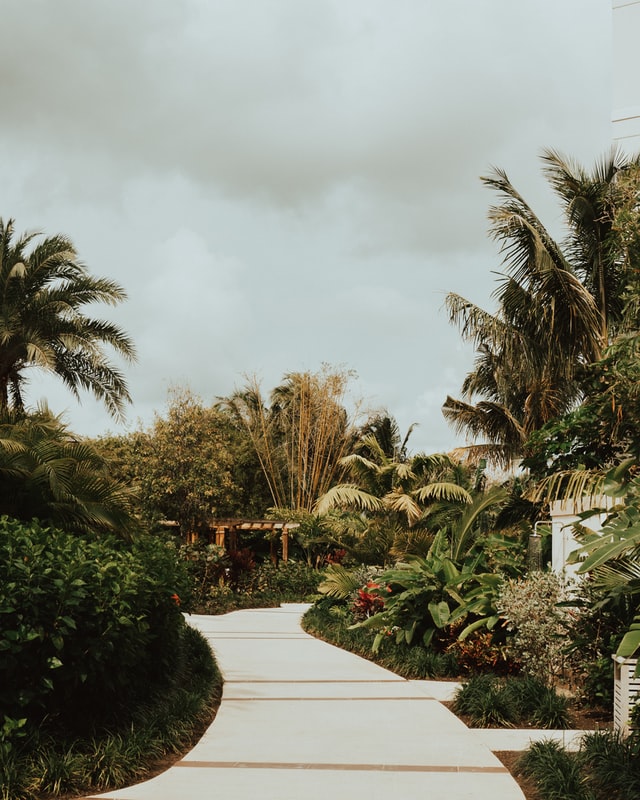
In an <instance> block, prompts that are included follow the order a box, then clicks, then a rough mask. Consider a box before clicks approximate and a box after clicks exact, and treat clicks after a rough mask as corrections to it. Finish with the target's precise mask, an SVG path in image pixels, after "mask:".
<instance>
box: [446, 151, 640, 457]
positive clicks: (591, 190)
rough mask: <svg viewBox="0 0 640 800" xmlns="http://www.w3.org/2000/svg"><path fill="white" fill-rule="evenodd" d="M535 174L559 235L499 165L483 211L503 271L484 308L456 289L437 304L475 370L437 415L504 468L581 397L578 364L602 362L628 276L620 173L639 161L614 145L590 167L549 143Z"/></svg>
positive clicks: (618, 321) (473, 449)
mask: <svg viewBox="0 0 640 800" xmlns="http://www.w3.org/2000/svg"><path fill="white" fill-rule="evenodd" d="M543 162H544V172H545V175H546V177H547V179H548V180H549V183H550V185H551V187H552V189H553V190H554V191H555V193H556V194H557V195H558V197H559V199H560V201H561V203H562V207H563V211H564V215H565V221H566V223H567V227H568V235H567V237H566V239H565V241H564V242H563V243H562V244H558V243H557V242H556V241H555V240H554V239H553V238H552V237H551V235H550V234H549V233H548V231H547V230H546V228H545V227H544V225H543V224H542V222H541V221H540V220H539V218H538V217H537V216H536V215H535V213H534V212H533V210H532V209H531V208H530V207H529V205H528V204H527V203H526V202H525V200H524V199H523V197H522V196H521V195H520V194H519V193H518V192H517V191H516V189H515V188H514V187H513V185H512V184H511V182H510V181H509V179H508V177H507V175H506V174H505V173H504V172H503V171H502V170H498V169H496V170H494V173H493V174H492V175H491V176H489V177H486V178H483V181H484V183H485V184H486V185H487V186H489V187H490V188H492V189H494V190H495V191H496V192H498V194H499V195H500V197H501V203H500V204H499V205H497V206H494V207H492V208H491V209H490V212H489V219H490V223H491V233H492V236H493V238H494V239H496V240H497V241H498V242H499V243H500V245H501V251H502V252H503V254H504V261H505V264H506V267H507V274H506V275H505V276H503V278H502V279H501V281H500V284H499V286H498V289H497V290H496V291H495V292H494V297H495V298H496V300H497V301H498V310H497V312H496V313H495V314H490V313H488V312H486V311H484V310H482V309H480V308H478V307H477V306H475V305H474V304H472V303H470V302H469V301H467V300H465V299H464V298H462V297H460V296H459V295H455V294H450V295H448V296H447V299H446V306H447V309H448V311H449V317H450V320H451V321H452V322H454V323H456V324H458V325H459V326H460V328H461V333H462V336H463V338H465V339H466V340H468V341H471V342H473V343H474V344H475V346H476V350H477V356H476V361H475V363H474V369H473V371H472V372H471V373H469V375H467V377H466V379H465V381H464V383H463V387H462V394H463V399H462V400H456V399H453V398H451V397H448V398H447V400H446V402H445V404H444V406H443V413H444V415H445V417H446V418H447V419H448V420H449V421H450V422H452V424H453V425H454V427H455V428H456V429H457V430H458V432H467V433H469V434H471V436H472V437H473V438H474V439H478V438H483V439H484V443H481V444H479V445H472V446H471V447H470V448H469V451H470V453H472V454H474V455H476V456H482V457H489V458H491V459H492V460H493V461H496V462H498V463H501V464H502V465H505V466H508V465H509V464H510V463H511V462H512V460H513V459H515V458H518V457H520V455H521V454H522V449H523V446H524V443H525V442H526V440H527V438H528V437H529V435H530V434H531V433H532V432H533V431H536V430H538V429H539V428H540V427H542V426H543V425H544V424H546V423H547V422H549V420H551V419H555V418H556V417H558V416H561V415H562V414H564V413H566V412H567V411H569V410H570V409H571V408H573V407H575V405H576V404H577V403H578V402H579V400H580V399H581V397H582V395H583V384H582V371H583V368H584V365H585V364H590V363H593V362H594V361H597V360H598V359H599V358H601V356H602V353H603V350H604V348H605V347H606V345H607V344H608V343H609V341H610V339H611V337H612V336H613V335H614V334H615V333H616V332H617V331H618V330H619V329H620V325H621V322H622V307H623V303H622V296H623V291H624V288H625V286H626V285H627V283H628V281H629V278H630V265H629V259H628V253H627V249H626V247H625V243H624V237H623V235H622V234H621V231H620V229H619V226H617V225H616V219H617V216H616V215H617V212H618V209H619V207H620V206H621V204H622V203H623V193H622V192H621V185H624V183H623V182H622V181H620V179H619V177H618V176H619V175H620V173H621V172H622V173H623V174H628V173H634V174H636V175H637V172H635V170H636V169H637V166H638V164H639V163H640V159H638V158H635V159H627V158H625V157H623V156H622V155H621V154H620V153H618V152H617V151H615V150H614V151H612V152H611V153H610V155H609V156H608V157H607V158H605V159H603V160H602V162H601V163H599V164H597V165H596V167H595V168H594V170H593V171H592V172H590V173H588V172H586V171H585V170H584V169H583V168H582V167H580V166H579V165H577V164H576V163H574V162H572V161H570V160H568V159H565V158H563V157H562V156H561V155H559V154H558V153H557V152H555V151H553V150H547V151H545V152H544V155H543Z"/></svg>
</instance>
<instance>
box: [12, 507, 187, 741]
mask: <svg viewBox="0 0 640 800" xmlns="http://www.w3.org/2000/svg"><path fill="white" fill-rule="evenodd" d="M183 593H188V583H187V578H186V575H185V572H184V570H183V569H182V568H181V566H180V564H179V562H178V560H177V559H176V555H175V551H174V550H173V548H172V547H171V546H170V545H167V544H165V543H163V542H161V541H158V540H156V539H150V538H140V539H138V540H136V541H135V542H134V543H133V544H131V545H127V544H125V543H123V542H122V541H121V540H117V539H111V538H101V539H100V540H96V539H90V538H80V537H77V536H73V535H70V534H67V533H65V532H63V531H60V530H56V529H53V528H44V527H41V526H40V525H39V524H38V523H37V522H35V521H34V522H32V523H31V524H30V525H24V524H21V523H18V522H16V521H14V520H11V519H8V518H6V517H3V518H1V519H0V619H1V620H2V625H1V626H0V654H1V658H0V707H1V708H2V709H3V713H4V715H6V717H8V718H11V719H15V720H26V723H25V724H26V726H27V727H28V728H29V727H33V726H37V725H38V724H39V723H40V722H42V721H43V720H45V719H46V720H47V721H48V724H55V725H61V726H63V727H65V728H67V729H69V728H70V729H72V730H80V729H83V728H86V727H87V726H89V727H91V726H94V725H99V724H100V722H102V723H103V724H104V723H105V722H106V721H108V719H109V718H111V717H112V716H114V715H116V716H117V714H118V713H119V711H121V710H122V709H123V708H127V707H128V706H129V705H130V704H133V705H135V704H136V703H139V702H141V701H142V700H144V699H146V698H147V697H148V696H149V694H150V693H151V692H153V691H157V690H158V689H159V688H161V687H162V686H163V685H166V683H167V682H168V681H170V680H171V676H172V675H173V673H174V670H175V668H176V663H177V661H176V658H177V654H179V652H180V647H181V639H182V636H183V633H184V624H185V623H184V619H183V616H182V614H181V611H180V597H181V596H182V594H183ZM87 709H91V714H87Z"/></svg>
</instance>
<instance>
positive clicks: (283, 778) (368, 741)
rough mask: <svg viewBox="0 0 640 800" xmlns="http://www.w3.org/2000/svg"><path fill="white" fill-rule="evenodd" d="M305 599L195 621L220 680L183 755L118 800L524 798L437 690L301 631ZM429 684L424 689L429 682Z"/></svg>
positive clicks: (122, 792)
mask: <svg viewBox="0 0 640 800" xmlns="http://www.w3.org/2000/svg"><path fill="white" fill-rule="evenodd" d="M305 608H306V606H304V607H303V606H297V605H291V606H284V607H283V608H279V609H261V610H258V611H235V612H233V613H231V614H225V615H223V616H211V617H205V616H194V617H190V618H189V621H190V622H191V623H192V624H193V625H195V626H196V627H197V628H199V629H200V630H201V631H202V632H203V633H204V635H205V636H206V637H207V639H208V640H209V642H210V643H211V646H212V648H213V650H214V652H215V654H216V658H217V660H218V664H219V666H220V668H221V670H222V673H223V676H224V679H225V684H224V693H223V698H222V704H221V706H220V710H219V711H218V715H217V717H216V719H215V720H214V722H213V724H212V725H211V727H210V728H209V729H208V730H207V731H206V733H205V734H204V736H203V737H202V739H201V740H200V742H199V743H198V744H197V745H196V746H195V747H194V749H193V750H192V751H191V752H190V753H188V754H187V755H186V756H185V757H184V758H183V759H182V761H179V762H178V763H177V764H175V765H174V766H173V767H171V768H170V769H168V770H167V771H166V772H164V773H163V774H162V775H159V776H157V777H155V778H153V779H151V780H149V781H146V782H144V783H140V784H138V785H136V786H133V787H131V788H127V789H120V790H118V791H114V792H109V793H107V794H103V795H100V797H105V798H114V799H115V798H117V799H118V800H214V798H215V800H418V799H422V798H424V799H425V800H439V799H440V798H442V800H445V799H446V800H522V798H523V794H522V792H521V790H520V788H519V787H518V785H517V783H516V782H515V781H514V780H513V778H512V777H511V775H510V774H509V772H508V771H507V770H506V769H505V768H504V767H503V766H502V764H501V763H500V761H499V760H498V759H497V757H496V756H494V755H493V753H492V752H491V750H490V749H489V747H488V746H487V745H486V744H484V743H483V742H482V741H481V740H480V739H479V738H478V737H476V736H474V734H473V732H472V731H470V730H469V729H468V728H467V727H466V726H465V725H464V724H463V723H462V722H461V721H460V720H459V719H458V718H457V717H456V716H455V715H453V714H452V713H451V712H449V711H448V710H447V709H446V708H445V707H444V706H443V705H442V704H441V703H440V702H439V701H438V700H437V699H436V698H435V697H434V696H433V695H434V692H433V691H432V688H434V687H435V688H438V687H439V686H440V685H439V684H432V683H431V682H429V681H406V680H404V679H403V678H400V677H398V676H397V675H395V674H394V673H392V672H388V671H387V670H384V669H382V668H381V667H379V666H377V665H375V664H373V663H371V662H369V661H367V660H365V659H362V658H359V657H357V656H354V655H352V654H350V653H347V652H345V651H343V650H340V649H338V648H336V647H332V646H331V645H328V644H325V643H324V642H320V641H318V640H317V639H315V638H313V637H312V636H308V635H307V634H306V633H304V632H303V631H302V629H301V628H300V625H299V622H300V618H301V616H302V613H303V611H304V609H305ZM430 687H432V688H430Z"/></svg>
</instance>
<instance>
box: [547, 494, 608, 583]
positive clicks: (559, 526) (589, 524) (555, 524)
mask: <svg viewBox="0 0 640 800" xmlns="http://www.w3.org/2000/svg"><path fill="white" fill-rule="evenodd" d="M590 508H611V498H609V497H594V498H589V499H584V500H557V501H556V502H555V503H551V507H550V511H551V568H552V569H553V570H554V572H557V573H558V574H560V575H563V576H564V577H565V578H567V580H570V579H571V578H573V577H574V576H575V574H576V571H577V569H578V566H579V565H578V564H567V559H568V558H569V555H570V554H571V553H573V551H574V550H577V549H578V548H579V547H580V543H579V542H578V541H577V540H576V538H575V536H574V531H573V527H572V526H573V525H574V524H575V523H576V522H580V524H581V525H582V526H583V527H585V528H589V530H592V531H599V530H600V529H601V528H602V524H603V522H604V520H605V517H606V514H604V513H603V514H594V516H592V517H589V518H588V519H586V520H584V521H581V520H580V517H579V516H578V514H581V513H582V512H584V511H587V510H589V509H590Z"/></svg>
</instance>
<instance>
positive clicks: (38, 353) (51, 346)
mask: <svg viewBox="0 0 640 800" xmlns="http://www.w3.org/2000/svg"><path fill="white" fill-rule="evenodd" d="M125 296H126V295H125V292H124V290H123V289H122V288H121V287H120V286H119V285H118V284H117V283H115V282H114V281H111V280H106V279H104V278H96V277H93V276H92V275H90V274H89V272H88V271H87V268H86V267H85V266H84V265H83V264H82V263H81V262H80V261H79V259H78V254H77V252H76V250H75V248H74V246H73V244H72V243H71V241H70V240H69V239H68V238H67V237H66V236H62V235H56V236H49V237H45V238H43V237H42V235H41V234H39V233H25V234H22V235H16V233H15V229H14V222H13V220H8V221H7V222H6V223H5V222H4V221H3V220H2V219H0V413H2V414H5V415H6V412H7V410H8V409H9V408H12V409H14V410H17V411H20V410H22V409H24V404H25V397H24V387H25V384H26V382H27V371H28V369H29V368H34V367H35V368H39V369H42V370H45V371H46V372H49V373H52V374H54V375H57V376H58V377H59V378H60V379H61V380H62V381H63V383H64V384H65V385H66V386H67V387H68V388H69V389H70V390H71V392H72V393H73V394H74V395H75V396H76V397H78V396H79V393H80V390H81V389H85V390H89V391H91V392H93V394H94V395H95V396H96V397H97V398H98V399H99V400H101V401H103V402H104V403H105V405H106V407H107V409H108V410H109V412H110V413H111V414H113V415H114V416H115V417H120V416H121V415H122V413H123V408H124V405H125V404H126V403H127V402H129V400H130V397H129V392H128V390H127V385H126V381H125V379H124V377H123V375H122V373H121V372H120V371H119V370H118V369H117V368H116V367H115V366H114V365H113V364H112V363H110V362H109V360H108V359H107V357H106V354H105V349H104V348H105V345H107V346H108V347H110V348H112V349H113V350H114V351H115V352H116V353H117V354H118V355H120V356H123V357H124V358H125V359H128V360H131V359H133V358H134V348H133V345H132V343H131V340H130V339H129V338H128V336H126V335H125V334H124V333H123V332H122V330H121V329H120V328H118V327H117V326H116V325H114V324H112V323H109V322H105V321H102V320H99V319H94V318H92V317H89V316H87V315H86V314H85V313H84V308H85V306H86V305H88V304H90V303H96V302H99V303H108V304H110V305H115V304H117V303H119V302H121V301H122V300H124V299H125Z"/></svg>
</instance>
